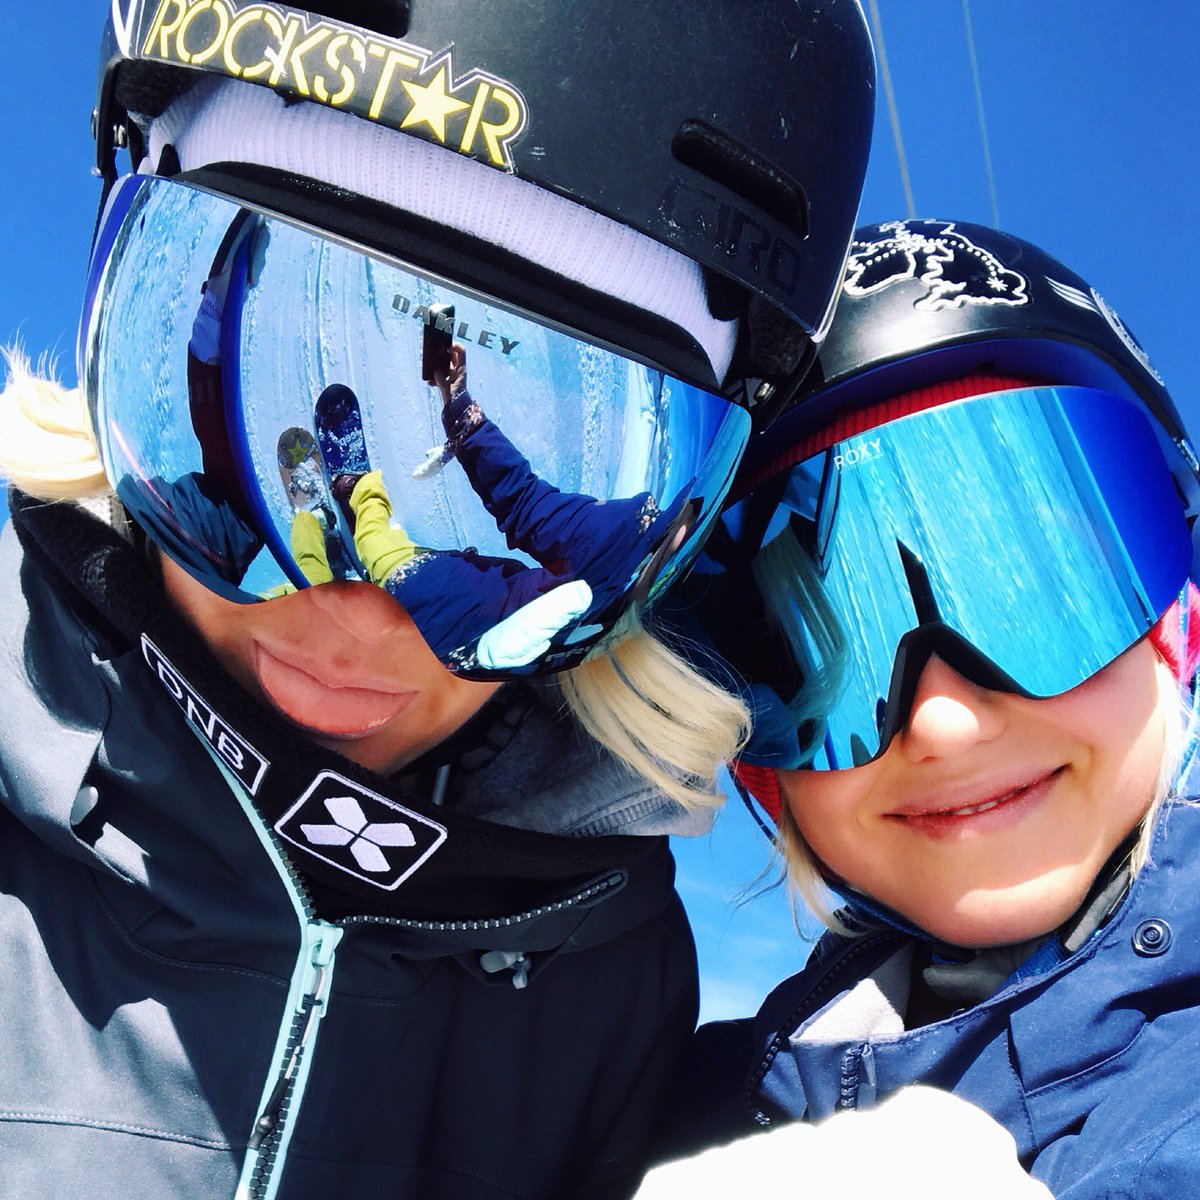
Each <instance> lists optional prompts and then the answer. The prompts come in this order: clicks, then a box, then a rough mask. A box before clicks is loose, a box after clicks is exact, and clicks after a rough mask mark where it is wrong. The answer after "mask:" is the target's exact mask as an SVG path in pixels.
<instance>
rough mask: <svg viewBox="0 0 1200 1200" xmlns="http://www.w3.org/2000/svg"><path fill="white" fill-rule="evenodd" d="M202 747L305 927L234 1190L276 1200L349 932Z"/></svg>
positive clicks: (239, 1196) (245, 1196)
mask: <svg viewBox="0 0 1200 1200" xmlns="http://www.w3.org/2000/svg"><path fill="white" fill-rule="evenodd" d="M200 742H201V745H203V746H204V747H205V748H206V749H208V751H209V754H210V756H211V757H212V760H213V762H215V763H216V764H217V768H218V770H220V772H221V775H222V776H223V777H224V779H225V782H226V783H227V784H228V785H229V789H230V791H231V792H233V794H234V797H235V798H236V799H237V802H238V803H239V804H240V805H241V807H242V811H243V812H244V813H245V814H246V818H247V820H249V822H250V826H251V828H252V829H253V830H254V832H255V833H256V834H257V836H258V840H259V841H260V842H261V843H262V846H263V848H264V849H265V850H266V852H267V856H268V857H269V858H270V860H271V862H272V864H273V865H274V867H275V870H276V871H277V872H278V874H279V878H280V880H281V881H282V883H283V886H284V890H285V891H286V893H287V896H288V899H289V900H290V901H291V904H292V908H293V909H294V910H295V913H296V919H297V921H298V923H299V926H300V949H299V953H298V954H297V957H296V966H295V968H294V970H293V971H292V979H291V985H290V986H289V988H288V999H287V1003H286V1006H285V1012H286V1014H287V1016H286V1017H285V1019H284V1024H283V1025H281V1027H280V1030H279V1036H278V1038H277V1040H276V1044H275V1054H274V1062H275V1063H276V1064H277V1066H276V1068H275V1070H274V1072H273V1073H272V1074H271V1075H269V1076H268V1077H267V1081H266V1084H265V1086H264V1088H263V1093H262V1098H261V1100H260V1101H259V1106H258V1118H257V1119H256V1120H255V1122H254V1127H253V1129H252V1130H251V1132H250V1137H249V1140H248V1141H247V1143H246V1157H245V1159H244V1160H243V1162H242V1174H241V1178H240V1179H239V1181H238V1186H237V1191H236V1193H235V1200H273V1198H274V1196H275V1195H276V1193H277V1192H278V1191H279V1182H280V1179H281V1178H282V1175H283V1167H284V1163H285V1161H286V1158H287V1148H288V1143H289V1142H290V1141H291V1139H292V1133H293V1131H294V1129H295V1125H296V1117H297V1115H298V1113H299V1111H300V1103H301V1101H302V1099H303V1098H304V1088H305V1084H306V1083H307V1082H308V1072H309V1066H310V1064H311V1062H312V1056H313V1051H314V1049H315V1046H316V1041H317V1034H318V1032H319V1029H320V1023H321V1018H322V1017H323V1016H324V1015H325V1012H326V1009H327V1007H328V1004H329V994H330V990H331V988H332V982H333V969H334V957H335V954H336V951H337V947H338V943H339V942H340V941H341V940H342V934H343V932H344V931H343V930H342V928H341V927H340V926H339V925H334V924H331V923H330V922H328V921H322V920H320V919H319V918H318V917H317V913H316V909H315V908H314V906H313V902H312V898H311V897H310V896H309V894H308V889H307V888H306V887H305V886H304V881H303V880H302V879H301V878H300V874H299V872H298V871H297V870H296V868H295V867H294V866H293V865H292V861H291V859H290V858H289V857H288V855H287V853H286V852H285V851H284V849H283V847H282V846H281V845H280V843H279V840H278V839H277V837H276V836H275V832H274V830H272V829H270V828H269V827H268V826H267V825H266V823H265V822H264V821H263V820H262V818H261V817H260V816H259V814H258V810H257V809H256V808H255V807H254V804H253V802H252V801H251V799H250V796H249V795H248V794H247V792H246V790H245V788H244V787H243V786H242V782H241V780H239V779H238V777H237V776H236V775H234V774H233V772H232V771H230V770H229V768H228V767H227V766H226V765H225V763H224V762H222V761H221V759H220V757H219V756H218V755H217V754H216V753H215V752H214V751H213V750H212V748H211V747H209V745H208V743H207V741H206V740H205V739H203V738H201V739H200Z"/></svg>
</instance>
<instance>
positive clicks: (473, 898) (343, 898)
mask: <svg viewBox="0 0 1200 1200" xmlns="http://www.w3.org/2000/svg"><path fill="white" fill-rule="evenodd" d="M11 511H12V523H13V526H14V528H15V532H16V534H17V535H18V537H19V538H20V540H21V542H22V544H23V546H24V547H25V550H26V553H27V555H28V556H29V559H30V562H29V563H27V564H26V566H25V567H23V568H22V570H23V571H25V570H36V567H39V566H40V567H41V568H42V569H43V570H44V571H45V572H46V573H47V574H48V577H49V578H50V579H51V581H52V583H53V585H54V586H53V588H52V593H53V596H54V599H50V598H48V597H42V596H41V595H40V593H41V591H42V589H41V588H40V587H39V586H38V585H37V584H32V585H31V586H30V587H27V588H26V592H27V594H28V595H29V596H30V597H31V600H30V618H29V620H30V621H31V622H32V621H34V620H36V619H37V613H38V610H39V608H40V607H45V606H51V607H53V608H54V609H55V612H56V613H57V614H59V615H58V616H57V617H56V618H55V619H56V620H57V621H58V622H59V626H60V627H61V622H62V614H64V613H65V614H70V613H74V614H75V615H74V618H73V620H72V624H73V625H74V629H75V632H74V634H73V636H74V637H76V638H77V639H78V640H79V641H81V642H83V643H88V642H89V641H90V642H92V643H93V644H94V649H93V658H94V660H95V661H100V660H106V661H110V662H111V661H113V660H114V659H116V658H117V657H120V656H121V655H129V656H130V657H132V658H136V659H138V660H140V667H139V669H142V670H145V671H146V672H147V678H151V679H155V680H157V682H158V688H157V695H158V705H159V707H160V709H161V711H162V712H166V713H170V714H171V719H172V720H173V721H175V722H179V721H184V722H186V723H187V725H188V727H190V729H191V731H192V732H193V733H194V734H195V735H196V737H197V738H199V739H200V740H201V741H202V742H203V743H204V744H205V746H206V748H207V749H208V750H209V751H210V753H212V754H213V755H215V756H218V757H220V759H221V760H222V762H223V764H224V765H225V766H226V767H227V768H229V769H231V770H232V772H233V773H234V774H235V775H236V776H237V778H238V779H239V781H240V784H241V786H242V787H244V788H245V790H246V792H247V793H248V794H249V796H250V798H251V800H252V801H253V804H254V806H255V808H256V809H257V810H258V812H259V814H260V815H261V816H262V818H263V819H264V820H265V822H266V823H267V824H268V825H269V826H270V828H271V829H272V831H273V832H274V834H275V835H276V837H277V838H278V839H279V840H280V842H281V843H282V844H283V845H284V846H285V848H286V852H287V854H288V856H289V857H290V858H291V859H292V861H293V862H294V864H295V865H296V867H297V868H298V869H299V870H300V871H301V872H302V874H303V876H304V878H305V880H306V882H307V883H308V885H309V889H310V891H311V892H312V894H313V897H314V899H315V900H316V901H317V905H318V908H320V909H321V911H323V912H325V913H327V914H329V915H335V916H336V915H341V914H348V913H363V912H371V913H379V914H382V915H387V914H396V915H403V916H406V917H422V916H426V915H430V916H433V915H436V916H438V917H442V918H446V917H456V916H463V917H467V916H469V917H472V918H477V917H492V916H500V915H507V914H510V913H511V912H513V911H514V908H522V907H526V906H529V905H530V904H536V903H541V902H544V901H545V900H546V899H547V898H548V897H550V898H552V897H553V896H554V895H556V894H562V893H563V892H569V891H572V890H573V889H574V887H575V885H577V884H578V883H580V882H582V881H586V880H588V879H590V878H593V877H595V876H597V875H600V874H602V873H604V872H607V871H613V870H619V869H620V868H621V867H623V866H626V865H629V864H631V863H633V862H635V861H637V860H638V859H640V858H641V857H642V856H644V855H646V854H649V853H650V852H651V851H652V850H653V849H654V848H655V841H656V839H653V838H643V837H637V838H635V837H619V836H608V837H595V838H579V837H559V836H554V835H551V834H545V833H539V832H534V831H531V830H527V829H520V828H515V827H512V826H506V825H498V824H495V823H492V822H489V821H485V820H480V819H478V818H476V817H472V816H469V815H464V814H462V813H456V812H454V811H450V810H447V809H444V808H441V807H439V806H438V805H436V804H434V803H433V802H432V800H431V798H430V796H429V795H428V794H427V793H424V794H422V793H420V792H418V791H417V790H415V789H413V788H412V787H411V786H405V782H403V781H397V780H392V779H386V778H383V777H380V776H377V775H375V774H373V773H372V772H369V771H366V770H364V769H362V768H360V767H358V766H356V765H355V764H353V763H351V762H349V761H348V760H346V759H343V758H341V757H340V756H339V755H337V754H335V753H333V752H331V751H326V750H324V749H322V748H320V747H317V746H315V745H314V744H313V743H311V742H309V741H308V740H307V739H306V738H305V737H304V736H303V735H302V734H300V733H299V732H298V731H296V730H294V729H292V728H291V727H290V726H288V725H287V724H286V723H285V722H283V721H282V720H281V719H279V718H277V717H276V716H275V715H274V714H273V713H270V712H267V711H266V710H264V709H263V708H261V707H260V706H259V705H258V704H256V703H255V702H254V701H253V699H252V698H251V697H249V696H248V695H247V694H246V693H245V692H243V691H242V690H241V689H240V688H239V687H238V686H237V684H236V683H234V681H233V680H232V679H230V678H229V677H228V676H227V675H226V674H225V672H224V671H223V670H222V669H221V667H220V666H219V665H218V664H217V663H216V661H215V660H214V659H213V658H212V656H211V655H210V654H209V653H208V651H207V649H206V648H205V647H204V646H203V645H202V644H200V643H199V641H198V639H197V638H196V637H195V636H194V635H193V634H192V632H191V631H190V630H189V629H188V628H187V627H186V626H185V625H184V623H183V622H182V621H181V620H180V619H179V618H178V617H176V615H175V614H174V612H173V611H172V610H171V609H170V607H169V606H168V605H167V604H166V602H165V599H164V597H163V595H162V592H161V589H160V588H159V586H158V585H157V582H156V581H155V580H154V579H153V578H152V577H151V576H150V574H149V573H148V572H147V570H146V568H145V566H144V563H143V561H142V560H141V559H140V558H139V556H138V555H137V554H136V553H135V551H134V550H133V549H132V548H131V547H130V546H129V544H128V543H127V542H126V541H124V540H123V539H122V538H121V537H119V536H118V535H117V534H116V533H115V532H113V531H112V530H111V529H109V528H107V527H106V526H105V525H103V524H101V523H100V522H99V521H97V520H95V519H93V518H92V517H90V516H88V515H87V514H85V513H83V512H81V511H80V510H79V509H78V508H77V507H75V506H72V505H45V504H41V503H38V502H36V501H32V500H30V499H29V498H27V497H23V496H21V495H20V494H19V493H13V494H12V501H11ZM35 564H36V566H35ZM6 634H7V638H8V642H9V645H10V646H11V647H13V648H14V649H13V651H12V652H17V651H15V646H16V644H17V643H19V642H21V641H24V642H25V643H26V644H27V645H29V646H32V647H33V650H32V651H31V653H32V654H34V656H35V658H36V661H27V663H26V668H25V671H24V673H23V674H24V677H23V679H22V680H21V682H22V683H23V684H24V688H25V691H26V693H27V695H28V696H32V697H35V698H36V697H37V696H38V695H41V694H44V695H45V703H44V704H43V705H42V711H41V712H40V713H39V712H38V710H37V705H36V704H34V706H33V710H32V712H33V715H32V717H31V719H30V721H29V723H28V724H27V726H25V728H26V729H27V731H28V732H27V733H26V734H25V739H26V741H29V740H30V738H31V736H33V735H34V734H35V732H36V736H38V737H39V738H43V739H44V740H43V741H42V742H41V744H42V745H51V746H54V747H55V760H56V761H55V763H54V765H53V767H52V768H48V767H47V766H46V765H45V764H39V763H38V762H36V761H34V759H28V760H27V761H22V760H21V758H20V756H19V755H18V757H17V759H16V760H15V761H14V764H13V765H12V766H10V767H6V770H9V771H10V772H23V773H24V774H25V775H28V776H32V777H36V776H37V775H38V772H39V771H41V772H45V771H47V770H49V771H50V774H51V775H52V776H53V786H52V787H48V788H44V789H35V790H38V791H39V792H45V794H46V795H47V796H51V795H52V796H53V799H52V801H51V800H47V801H46V806H45V808H44V810H43V811H42V812H40V813H38V814H35V819H36V820H37V821H38V822H40V823H41V824H44V825H46V826H48V827H50V828H51V831H52V836H58V837H59V840H60V841H61V840H62V839H63V838H65V839H66V840H67V842H69V841H70V835H69V833H61V831H63V830H67V831H69V829H70V809H71V806H72V805H73V804H74V803H75V796H76V794H77V793H78V790H79V788H80V786H81V783H82V780H83V778H84V776H85V775H86V773H87V770H88V768H89V766H90V764H91V762H92V760H93V759H94V757H95V755H96V754H97V751H98V747H99V746H100V743H101V741H102V739H103V737H104V733H105V729H106V727H107V725H108V722H109V719H110V716H111V714H110V712H109V711H108V698H107V693H106V692H105V689H104V687H103V684H102V682H101V681H100V679H95V680H93V679H85V678H81V677H80V674H79V673H78V671H77V665H76V664H75V663H71V661H70V659H69V657H67V656H60V655H57V654H56V653H55V649H54V648H55V646H56V645H57V643H58V640H59V638H60V637H61V633H60V632H59V630H57V629H56V630H49V631H46V632H45V633H44V634H43V633H42V632H36V633H29V632H28V631H23V630H22V628H21V623H20V621H19V620H16V619H14V621H13V623H12V624H11V626H10V627H9V628H7V629H6ZM60 675H61V676H62V677H61V678H60V677H59V676H60ZM153 690H154V689H152V691H153ZM64 718H65V719H64ZM39 721H40V722H41V723H40V724H39ZM64 724H66V725H67V727H68V729H69V730H70V731H71V732H70V733H69V734H67V735H64V734H63V725H64ZM0 731H3V725H2V724H0ZM18 740H19V739H18ZM60 747H61V749H60ZM591 756H592V758H593V760H594V758H595V751H594V748H592V750H591ZM34 758H36V755H35V756H34ZM212 777H213V779H214V780H215V779H216V777H217V776H216V772H215V770H214V771H213V773H212ZM18 790H19V791H20V792H21V794H26V792H27V790H28V789H25V788H20V789H18ZM337 813H341V814H342V816H343V817H344V821H343V820H342V818H339V817H338V816H337V815H336V814H337ZM54 830H57V831H60V833H59V834H54V833H53V831H54ZM367 830H376V831H378V835H377V838H376V840H374V841H371V839H370V838H368V837H367V835H366V832H364V831H367ZM364 839H366V840H367V841H371V846H366V845H359V843H360V842H363V841H364ZM356 849H357V850H358V851H359V853H358V854H355V853H354V851H355V850H356ZM376 851H378V853H376ZM364 863H365V864H366V865H364Z"/></svg>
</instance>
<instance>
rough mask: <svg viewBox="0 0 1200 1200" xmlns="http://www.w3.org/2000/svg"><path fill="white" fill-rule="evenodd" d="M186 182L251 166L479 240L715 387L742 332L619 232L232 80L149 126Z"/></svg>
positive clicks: (507, 179)
mask: <svg viewBox="0 0 1200 1200" xmlns="http://www.w3.org/2000/svg"><path fill="white" fill-rule="evenodd" d="M167 145H171V146H173V147H174V148H175V152H176V153H177V154H178V156H179V162H180V166H181V167H182V169H183V170H185V171H190V170H195V169H197V168H200V167H204V166H207V165H209V164H211V163H217V162H247V163H257V164H260V165H263V166H268V167H275V168H278V169H280V170H284V171H290V172H293V173H295V174H298V175H304V176H308V177H309V178H313V179H319V180H321V181H323V182H325V183H330V184H333V185H334V186H336V187H342V188H345V189H346V190H347V191H352V192H357V193H358V194H359V195H362V196H366V197H368V198H369V199H372V200H380V201H383V202H384V203H386V204H390V205H392V206H393V207H395V208H399V209H403V210H404V211H406V212H409V213H412V214H414V215H416V216H420V217H426V218H429V219H431V220H435V221H437V222H438V223H439V224H442V225H446V226H449V227H450V228H453V229H458V230H461V231H463V232H464V233H469V234H473V235H475V236H476V237H480V238H484V239H485V240H487V241H489V242H492V243H494V244H496V245H498V246H501V247H503V248H504V249H506V250H509V251H512V252H513V253H515V254H517V255H519V256H520V257H522V258H524V259H527V260H528V261H530V262H533V263H537V264H538V265H539V266H542V267H545V268H546V269H547V270H550V271H553V272H555V273H556V274H558V275H562V276H564V277H566V278H567V279H572V280H575V281H576V282H578V283H581V284H583V285H584V286H586V287H588V288H591V289H592V290H594V291H597V292H601V293H603V294H605V295H609V296H614V297H616V298H617V299H619V300H623V301H625V302H627V303H630V304H633V305H636V306H637V307H638V308H640V309H644V310H646V311H648V312H653V313H656V314H658V315H659V316H662V317H665V318H666V319H667V320H669V321H672V322H674V323H675V324H676V325H679V326H680V327H681V328H683V329H685V330H687V332H689V333H690V334H691V335H692V336H693V337H694V338H695V339H696V341H697V342H698V343H699V344H700V346H701V347H703V349H704V351H705V352H706V354H707V355H708V358H709V361H710V362H711V363H712V367H713V373H714V374H715V376H716V377H717V378H718V379H722V378H723V377H724V375H725V372H726V370H727V369H728V367H729V362H730V359H731V357H732V355H733V348H734V342H735V341H736V339H737V322H736V321H720V320H717V319H716V318H715V317H713V316H712V314H711V313H710V312H709V311H708V303H707V300H706V298H705V289H704V280H703V277H702V275H701V272H700V268H699V267H698V266H697V265H696V264H695V263H694V262H692V261H691V259H689V258H686V257H684V256H683V255H682V254H679V253H677V252H676V251H674V250H671V249H670V248H669V247H667V246H663V245H661V244H660V243H658V242H655V241H653V240H651V239H650V238H648V237H646V236H644V235H643V234H640V233H638V232H637V231H635V230H633V229H630V228H629V227H628V226H625V225H621V224H619V223H618V222H616V221H612V220H609V218H607V217H604V216H601V215H600V214H599V213H595V212H592V211H591V210H590V209H587V208H583V207H581V206H580V205H578V204H573V203H572V202H571V201H569V200H565V199H563V198H562V197H561V196H556V195H553V194H552V193H550V192H547V191H544V190H543V189H541V188H539V187H535V186H534V185H533V184H531V183H528V182H527V181H525V180H523V179H517V178H516V177H515V176H512V175H506V174H504V173H503V172H501V171H497V170H495V169H494V168H492V167H488V166H485V165H484V164H483V163H479V162H476V161H474V160H473V159H470V158H467V157H465V156H463V155H461V154H454V153H448V152H447V151H445V150H443V149H441V148H439V147H437V146H432V145H430V144H429V143H427V142H423V141H421V140H420V139H419V138H415V137H411V136H409V135H407V134H403V133H398V132H396V131H395V130H391V129H385V128H383V127H381V126H378V125H372V124H370V123H369V122H367V121H364V120H362V119H361V118H358V117H355V116H353V115H351V114H350V113H344V112H338V111H337V110H335V109H331V108H326V107H324V106H323V105H319V104H291V105H288V104H285V103H284V101H283V99H282V98H281V97H280V96H278V95H276V94H275V93H274V92H272V91H270V90H269V89H268V88H264V87H260V86H257V85H255V84H251V83H244V82H241V81H239V80H216V79H214V80H204V81H201V82H200V83H199V84H197V85H196V86H195V87H193V88H192V89H191V90H190V91H188V92H186V93H185V94H184V95H183V96H181V97H180V98H179V99H177V100H176V101H175V102H174V103H173V104H171V105H170V106H169V107H168V108H167V109H166V111H165V112H164V113H163V114H162V115H161V116H160V117H158V118H156V119H155V120H154V121H153V122H152V123H151V126H150V154H149V163H150V164H155V163H157V162H158V161H159V156H160V155H161V154H162V151H163V149H164V147H165V146H167Z"/></svg>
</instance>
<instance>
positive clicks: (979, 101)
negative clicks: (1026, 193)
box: [962, 0, 1000, 229]
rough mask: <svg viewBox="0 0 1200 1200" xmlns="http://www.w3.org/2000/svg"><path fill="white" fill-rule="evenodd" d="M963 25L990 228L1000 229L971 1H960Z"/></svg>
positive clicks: (998, 207)
mask: <svg viewBox="0 0 1200 1200" xmlns="http://www.w3.org/2000/svg"><path fill="white" fill-rule="evenodd" d="M962 7H963V23H964V24H965V25H966V27H967V55H968V57H969V58H970V60H971V78H972V79H973V80H974V82H975V108H976V111H977V112H978V113H979V136H980V139H981V141H982V143H983V166H984V170H985V171H986V172H987V185H988V196H989V197H990V199H991V202H992V227H993V228H995V229H999V228H1000V206H999V204H998V203H997V202H996V178H995V176H994V175H993V174H992V148H991V144H990V143H989V141H988V131H987V121H986V120H985V119H984V115H983V87H982V86H981V85H980V82H979V59H978V58H977V57H976V56H975V32H974V30H973V29H972V28H971V0H962Z"/></svg>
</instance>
